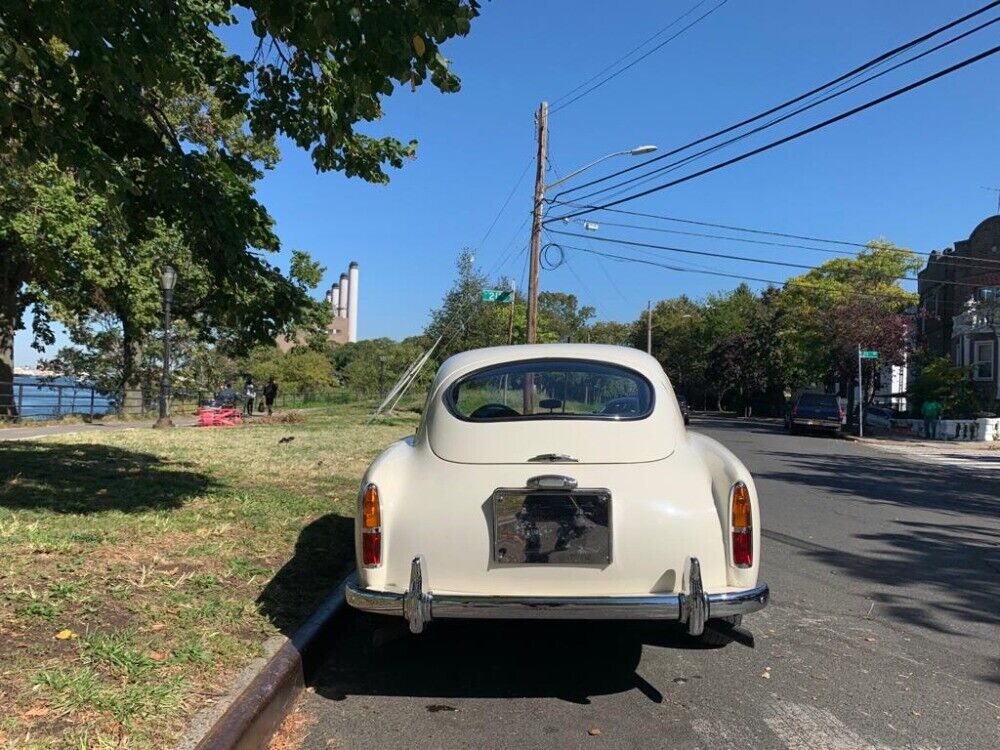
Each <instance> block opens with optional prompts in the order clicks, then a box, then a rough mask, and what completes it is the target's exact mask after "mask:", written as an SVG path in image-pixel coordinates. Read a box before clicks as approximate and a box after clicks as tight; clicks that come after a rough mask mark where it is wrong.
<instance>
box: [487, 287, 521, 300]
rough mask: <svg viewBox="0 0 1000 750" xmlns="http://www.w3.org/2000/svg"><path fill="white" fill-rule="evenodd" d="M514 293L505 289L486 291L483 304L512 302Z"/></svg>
mask: <svg viewBox="0 0 1000 750" xmlns="http://www.w3.org/2000/svg"><path fill="white" fill-rule="evenodd" d="M513 294H514V293H513V292H511V291H507V290H503V289H484V290H483V302H510V300H511V296H513Z"/></svg>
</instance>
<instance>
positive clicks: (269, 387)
mask: <svg viewBox="0 0 1000 750" xmlns="http://www.w3.org/2000/svg"><path fill="white" fill-rule="evenodd" d="M277 397H278V384H277V383H275V382H274V375H272V376H271V377H269V378H268V379H267V383H266V384H265V385H264V403H265V404H266V405H267V416H271V410H272V409H273V408H274V399H276V398H277Z"/></svg>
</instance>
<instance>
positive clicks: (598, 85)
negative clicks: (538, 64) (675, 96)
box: [550, 0, 728, 114]
mask: <svg viewBox="0 0 1000 750" xmlns="http://www.w3.org/2000/svg"><path fill="white" fill-rule="evenodd" d="M727 2H728V0H722V2H720V3H719V4H718V5H716V6H715V7H713V8H711V9H710V10H708V11H707V12H706V13H703V14H702V15H700V16H698V17H697V18H696V19H694V20H693V21H692V22H691V23H689V24H688V25H687V26H685V27H684V28H683V29H681V30H680V31H678V32H677V33H676V34H672V35H671V36H669V37H667V38H666V39H664V40H663V41H662V42H660V43H659V44H657V45H656V46H655V47H653V48H652V49H651V50H649V51H648V52H646V53H644V54H642V55H640V56H639V57H637V58H636V59H635V60H633V61H632V62H630V63H629V64H628V65H626V66H625V67H624V68H620V69H619V70H617V71H615V72H614V73H612V74H611V75H609V76H608V77H607V78H605V79H603V80H601V81H598V82H597V83H595V84H594V85H593V86H591V87H590V88H588V89H587V90H586V91H582V92H581V93H579V94H577V95H576V96H574V97H573V98H572V99H570V100H569V101H567V102H565V103H563V104H560V105H559V106H558V107H555V108H553V109H552V110H551V112H550V114H555V113H556V112H559V111H560V110H563V109H565V108H566V107H568V106H569V105H570V104H573V103H574V102H576V101H579V100H580V99H582V98H583V97H585V96H587V95H588V94H590V93H592V92H594V91H596V90H597V89H599V88H601V86H603V85H604V84H606V83H608V82H609V81H612V80H614V79H615V78H617V77H618V76H620V75H621V74H622V73H624V72H625V71H626V70H628V69H629V68H632V67H634V66H636V65H638V64H639V63H640V62H642V61H643V60H645V59H646V58H647V57H649V56H650V55H652V54H653V53H654V52H657V51H658V50H660V49H662V48H663V47H664V46H665V45H667V44H669V43H670V42H672V41H673V40H674V39H676V38H677V37H679V36H680V35H681V34H683V33H684V32H685V31H687V30H688V29H690V28H691V27H692V26H695V25H697V24H698V23H700V22H701V21H703V20H704V19H706V18H708V17H709V16H710V15H712V14H713V13H715V11H717V10H718V9H719V8H721V7H722V6H723V5H725V4H726V3H727ZM701 4H702V3H698V5H701ZM697 7H698V6H697V5H696V6H695V8H697ZM692 10H693V9H692ZM690 12H691V11H688V13H690ZM688 13H685V14H684V15H685V16H686V15H687V14H688ZM683 17H684V16H681V18H683ZM678 20H679V19H678ZM630 54H631V53H630Z"/></svg>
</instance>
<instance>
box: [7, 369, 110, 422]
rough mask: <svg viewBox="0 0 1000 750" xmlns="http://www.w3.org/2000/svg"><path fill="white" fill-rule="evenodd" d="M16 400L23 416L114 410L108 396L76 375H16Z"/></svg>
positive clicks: (48, 416)
mask: <svg viewBox="0 0 1000 750" xmlns="http://www.w3.org/2000/svg"><path fill="white" fill-rule="evenodd" d="M14 403H15V404H18V405H19V409H20V416H21V418H22V419H51V418H54V417H61V416H66V415H70V414H87V415H89V414H90V413H91V410H93V413H94V414H96V415H100V414H106V413H107V412H109V411H113V409H114V407H113V405H112V404H111V403H110V402H109V401H108V399H107V397H106V396H104V395H102V394H100V393H98V392H96V391H94V390H93V389H92V388H90V387H89V386H85V385H80V384H79V383H77V382H76V381H74V380H73V379H72V378H39V377H36V376H34V375H15V376H14Z"/></svg>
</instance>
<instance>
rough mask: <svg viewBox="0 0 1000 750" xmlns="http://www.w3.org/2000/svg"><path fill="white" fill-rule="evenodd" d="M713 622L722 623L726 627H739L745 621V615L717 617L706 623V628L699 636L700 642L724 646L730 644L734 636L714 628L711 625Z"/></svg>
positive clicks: (710, 645) (705, 644) (714, 646)
mask: <svg viewBox="0 0 1000 750" xmlns="http://www.w3.org/2000/svg"><path fill="white" fill-rule="evenodd" d="M713 622H717V623H720V624H722V625H723V626H724V627H731V628H738V627H739V626H740V623H742V622H743V615H733V616H732V617H716V618H712V619H711V620H709V621H708V622H707V623H705V629H704V630H703V631H702V633H701V635H699V636H698V643H700V644H701V645H702V646H708V647H710V648H721V647H723V646H726V645H729V643H731V642H732V640H733V639H732V638H731V637H729V636H728V635H726V634H725V633H722V632H719V631H718V630H715V629H714V628H711V627H709V625H710V624H711V623H713Z"/></svg>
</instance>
